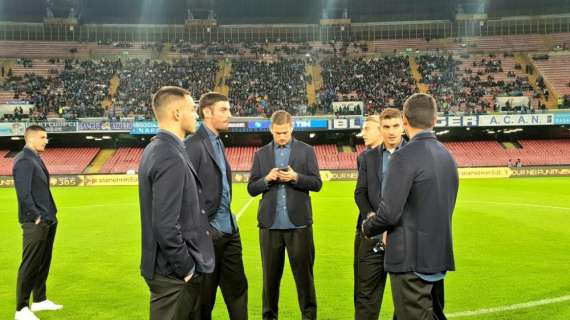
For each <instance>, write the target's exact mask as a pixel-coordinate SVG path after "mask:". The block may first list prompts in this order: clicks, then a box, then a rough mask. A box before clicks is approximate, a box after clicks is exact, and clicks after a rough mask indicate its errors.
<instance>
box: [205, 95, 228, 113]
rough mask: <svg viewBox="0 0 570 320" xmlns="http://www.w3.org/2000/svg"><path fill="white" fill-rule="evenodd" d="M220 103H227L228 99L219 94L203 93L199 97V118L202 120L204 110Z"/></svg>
mask: <svg viewBox="0 0 570 320" xmlns="http://www.w3.org/2000/svg"><path fill="white" fill-rule="evenodd" d="M220 101H228V97H226V96H225V95H223V94H221V93H219V92H208V93H204V94H203V95H202V96H201V97H200V118H202V119H204V108H209V107H211V106H213V105H214V104H216V103H218V102H220Z"/></svg>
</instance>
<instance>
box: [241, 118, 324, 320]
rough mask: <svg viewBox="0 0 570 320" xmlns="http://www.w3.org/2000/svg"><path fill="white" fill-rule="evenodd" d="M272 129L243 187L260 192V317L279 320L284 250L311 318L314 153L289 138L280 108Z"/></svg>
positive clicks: (289, 122) (317, 184)
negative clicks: (261, 285)
mask: <svg viewBox="0 0 570 320" xmlns="http://www.w3.org/2000/svg"><path fill="white" fill-rule="evenodd" d="M271 133H272V135H273V141H272V142H271V143H269V144H267V145H265V146H263V147H262V148H261V149H259V150H258V151H257V152H256V153H255V156H254V158H253V165H252V168H251V176H250V179H249V182H248V185H247V190H248V192H249V194H250V195H251V196H252V197H255V196H257V195H259V194H263V196H262V198H261V201H260V203H259V211H258V215H257V216H258V226H259V242H260V246H261V261H262V267H263V301H262V302H263V310H262V317H263V319H277V318H278V304H279V287H280V282H281V277H282V275H283V267H284V264H285V249H287V254H288V257H289V262H290V264H291V270H292V271H293V277H294V278H295V283H296V285H297V295H298V298H299V307H300V309H301V314H302V318H303V319H316V318H317V297H316V293H315V284H314V277H313V264H314V261H315V246H314V242H313V229H312V223H313V218H312V210H311V199H310V197H309V192H310V191H313V192H318V191H319V190H321V187H322V184H323V183H322V181H321V176H320V173H319V166H318V163H317V157H316V155H315V151H314V149H313V147H311V146H309V145H307V144H305V143H303V142H301V141H298V140H296V139H294V138H292V133H293V119H292V117H291V115H290V114H289V113H287V112H285V111H282V110H280V111H277V112H275V113H274V114H273V115H272V117H271Z"/></svg>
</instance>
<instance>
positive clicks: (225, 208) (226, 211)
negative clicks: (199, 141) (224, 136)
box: [203, 125, 237, 234]
mask: <svg viewBox="0 0 570 320" xmlns="http://www.w3.org/2000/svg"><path fill="white" fill-rule="evenodd" d="M203 126H204V129H206V132H207V133H208V138H209V139H210V142H211V143H212V149H213V150H214V156H215V157H216V163H217V164H218V166H219V168H220V172H221V173H222V198H221V199H220V206H219V207H218V211H216V213H215V214H214V216H213V217H212V219H211V221H210V225H211V226H212V227H214V228H216V229H217V230H218V231H221V232H223V233H227V234H232V233H234V231H235V230H236V228H237V223H236V221H235V217H234V216H233V215H232V213H231V209H230V203H231V195H230V183H229V181H228V176H227V174H226V170H227V167H226V159H225V157H224V147H223V143H222V140H221V139H220V136H218V135H216V134H215V133H213V132H212V130H210V129H209V128H208V127H207V126H206V125H203Z"/></svg>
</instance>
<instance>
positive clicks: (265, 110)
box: [227, 60, 311, 116]
mask: <svg viewBox="0 0 570 320" xmlns="http://www.w3.org/2000/svg"><path fill="white" fill-rule="evenodd" d="M232 69H233V71H232V74H231V76H230V78H229V79H228V80H227V84H228V86H229V87H230V92H229V98H230V101H232V109H233V110H232V111H233V114H234V115H235V116H256V115H271V114H272V113H273V112H274V111H276V110H279V109H283V110H287V111H289V112H290V113H291V114H295V115H307V114H310V113H311V112H310V110H309V108H308V106H307V88H306V83H305V81H306V79H305V63H304V62H303V61H300V60H279V61H273V62H265V61H247V60H238V61H234V62H233V63H232Z"/></svg>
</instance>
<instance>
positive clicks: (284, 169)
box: [277, 167, 289, 171]
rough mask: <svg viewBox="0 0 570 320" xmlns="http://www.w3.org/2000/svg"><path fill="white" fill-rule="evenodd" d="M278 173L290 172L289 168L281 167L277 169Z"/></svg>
mask: <svg viewBox="0 0 570 320" xmlns="http://www.w3.org/2000/svg"><path fill="white" fill-rule="evenodd" d="M277 170H278V171H289V167H280V168H277Z"/></svg>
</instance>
